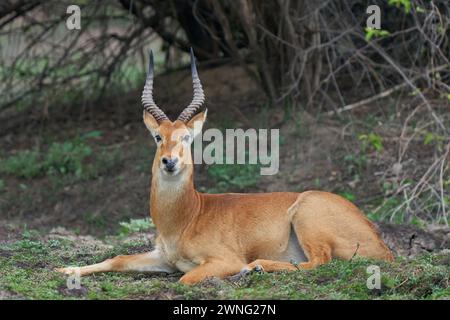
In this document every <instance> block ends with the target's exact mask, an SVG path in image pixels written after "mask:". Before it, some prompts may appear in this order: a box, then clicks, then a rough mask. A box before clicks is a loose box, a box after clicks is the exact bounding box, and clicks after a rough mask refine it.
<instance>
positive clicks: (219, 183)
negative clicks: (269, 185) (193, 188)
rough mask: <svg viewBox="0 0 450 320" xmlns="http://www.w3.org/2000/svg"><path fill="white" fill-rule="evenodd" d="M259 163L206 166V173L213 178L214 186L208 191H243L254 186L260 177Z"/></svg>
mask: <svg viewBox="0 0 450 320" xmlns="http://www.w3.org/2000/svg"><path fill="white" fill-rule="evenodd" d="M259 171H260V166H259V165H256V164H255V165H252V164H246V165H239V164H232V165H229V164H216V165H213V166H211V167H209V168H208V175H209V176H211V177H212V178H213V179H214V182H215V183H214V187H212V188H209V189H208V190H207V191H208V192H209V193H223V192H230V190H233V191H234V192H236V191H245V190H246V189H248V188H252V187H255V186H256V185H257V184H258V182H259V179H260V174H259Z"/></svg>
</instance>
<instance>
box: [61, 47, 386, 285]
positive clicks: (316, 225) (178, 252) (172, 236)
mask: <svg viewBox="0 0 450 320" xmlns="http://www.w3.org/2000/svg"><path fill="white" fill-rule="evenodd" d="M191 72H192V81H193V88H194V97H193V100H192V102H191V103H190V104H189V105H188V106H187V107H186V108H185V109H184V110H183V112H181V114H180V115H179V116H178V119H177V120H175V121H171V120H170V119H169V118H168V117H167V116H166V115H165V113H164V112H163V111H162V110H161V109H160V108H159V107H158V106H157V105H156V103H155V102H154V100H153V56H152V54H151V53H150V63H149V69H148V75H147V79H146V83H145V86H144V91H143V93H142V103H143V106H144V123H145V125H146V126H147V128H148V129H149V130H150V132H151V134H152V136H153V137H154V139H155V142H156V145H157V150H156V153H155V158H154V160H153V167H152V182H151V192H150V214H151V217H152V219H153V222H154V224H155V226H156V229H157V232H158V237H157V238H156V244H155V248H154V250H153V251H151V252H148V253H142V254H135V255H126V256H117V257H115V258H112V259H108V260H106V261H103V262H101V263H97V264H93V265H89V266H84V267H81V268H77V267H75V268H73V267H69V268H62V269H58V271H60V272H64V273H68V274H70V273H73V272H76V271H77V270H78V271H79V272H80V275H82V276H83V275H88V274H92V273H96V272H108V271H138V272H145V271H148V272H176V271H182V272H184V273H185V274H184V275H183V276H182V277H181V279H180V281H181V282H182V283H185V284H195V283H198V282H200V281H202V280H204V279H205V278H207V277H219V278H224V277H228V276H231V275H235V274H238V273H246V272H248V271H249V270H253V269H255V268H258V269H260V270H264V271H266V272H273V271H278V270H288V271H296V270H301V269H310V268H314V267H316V266H318V265H321V264H324V263H326V262H329V261H330V260H331V259H332V258H339V259H345V260H349V259H351V258H352V257H353V256H355V255H359V256H364V257H371V258H375V259H380V260H386V261H392V259H393V256H392V253H391V252H390V250H389V249H388V247H387V246H386V245H385V243H384V242H383V241H382V240H381V238H380V236H379V235H378V233H377V232H376V229H375V227H374V226H373V224H372V223H371V222H370V221H369V220H368V219H367V218H366V217H365V216H364V214H363V213H362V212H361V211H360V210H359V209H358V208H357V207H356V206H355V205H353V204H352V203H351V202H349V201H348V200H346V199H344V198H342V197H340V196H338V195H335V194H332V193H328V192H322V191H305V192H300V193H299V192H273V193H249V194H242V193H225V194H205V193H201V192H198V191H197V190H196V189H195V188H194V181H193V170H194V166H193V164H192V162H193V161H192V154H191V143H192V140H193V139H194V138H195V137H194V130H193V129H194V123H196V122H197V123H198V124H200V125H203V123H204V122H205V120H206V110H205V111H202V112H198V111H200V109H201V107H202V105H203V103H204V100H205V95H204V93H203V89H202V85H201V83H200V79H199V77H198V73H197V68H196V63H195V57H194V54H193V52H192V50H191ZM293 261H295V264H294V263H293Z"/></svg>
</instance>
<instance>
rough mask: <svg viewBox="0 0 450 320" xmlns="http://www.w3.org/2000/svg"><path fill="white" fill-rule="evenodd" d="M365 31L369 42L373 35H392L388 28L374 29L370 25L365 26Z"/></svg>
mask: <svg viewBox="0 0 450 320" xmlns="http://www.w3.org/2000/svg"><path fill="white" fill-rule="evenodd" d="M364 31H365V33H366V35H365V37H364V39H366V41H367V42H369V41H370V39H372V38H373V37H387V36H388V35H390V33H389V31H387V30H382V29H374V28H369V27H367V28H365V29H364Z"/></svg>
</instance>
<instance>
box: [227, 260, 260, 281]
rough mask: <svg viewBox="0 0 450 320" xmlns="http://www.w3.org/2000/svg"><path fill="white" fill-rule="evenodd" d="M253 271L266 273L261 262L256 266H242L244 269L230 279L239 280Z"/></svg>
mask: <svg viewBox="0 0 450 320" xmlns="http://www.w3.org/2000/svg"><path fill="white" fill-rule="evenodd" d="M251 273H264V268H263V267H262V266H261V265H259V264H258V265H256V266H254V267H253V268H250V267H248V266H246V267H244V268H242V270H241V271H240V272H239V273H238V274H235V275H234V276H231V277H229V278H228V279H230V280H231V281H233V282H237V281H239V280H242V279H243V278H245V277H246V276H248V275H249V274H251Z"/></svg>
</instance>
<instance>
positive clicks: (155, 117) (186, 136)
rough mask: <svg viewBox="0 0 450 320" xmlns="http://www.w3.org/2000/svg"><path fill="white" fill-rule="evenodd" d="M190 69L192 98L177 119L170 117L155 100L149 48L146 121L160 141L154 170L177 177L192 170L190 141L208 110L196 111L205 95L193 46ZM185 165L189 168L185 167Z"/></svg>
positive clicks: (144, 93)
mask: <svg viewBox="0 0 450 320" xmlns="http://www.w3.org/2000/svg"><path fill="white" fill-rule="evenodd" d="M191 73H192V83H193V88H194V97H193V99H192V102H191V103H190V104H189V105H188V106H187V107H186V108H185V109H184V110H183V111H182V112H181V114H180V115H179V116H178V119H177V120H175V121H170V119H169V118H168V117H167V116H166V114H165V113H164V112H163V111H162V110H161V109H160V108H159V107H158V106H157V105H156V103H155V101H154V100H153V53H152V52H151V51H150V61H149V67H148V74H147V79H146V81H145V86H144V90H143V92H142V104H143V106H144V123H145V125H146V127H147V129H148V130H149V131H150V132H151V134H152V136H153V138H154V139H155V142H156V145H157V151H156V154H155V158H154V160H153V174H156V173H157V172H160V173H162V176H163V177H175V176H178V175H179V174H180V173H184V172H190V171H192V155H191V144H192V142H193V140H194V138H195V136H196V135H197V134H198V133H200V131H201V128H202V126H203V123H204V121H205V120H206V113H207V110H205V111H203V112H200V113H198V114H196V112H197V111H198V110H199V109H200V108H201V106H202V105H203V103H204V101H205V95H204V93H203V88H202V85H201V83H200V79H199V77H198V72H197V67H196V63H195V56H194V53H193V50H192V48H191ZM194 124H196V125H195V126H194ZM194 129H195V130H194ZM186 168H189V169H188V170H186Z"/></svg>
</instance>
